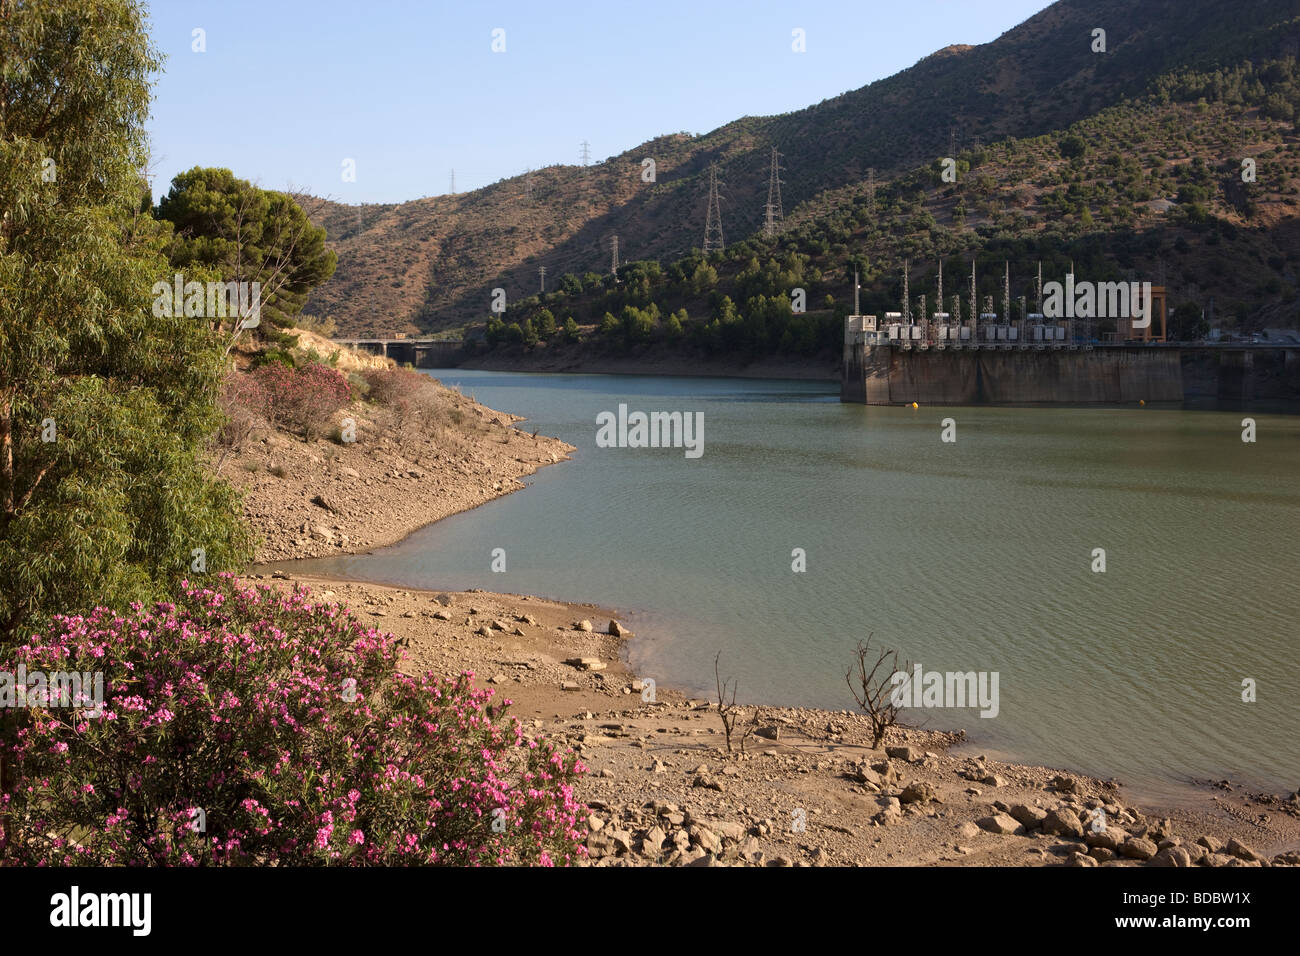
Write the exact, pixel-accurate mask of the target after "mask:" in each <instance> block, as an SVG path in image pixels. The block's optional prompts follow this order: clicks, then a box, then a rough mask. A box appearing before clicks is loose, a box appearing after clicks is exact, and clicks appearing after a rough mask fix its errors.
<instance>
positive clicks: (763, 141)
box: [299, 0, 1300, 353]
mask: <svg viewBox="0 0 1300 956" xmlns="http://www.w3.org/2000/svg"><path fill="white" fill-rule="evenodd" d="M1099 24H1104V26H1105V29H1106V40H1107V48H1106V51H1105V52H1104V53H1099V52H1094V51H1093V50H1092V48H1091V44H1092V31H1093V29H1094V28H1096V27H1097V26H1098V25H1099ZM1298 43H1300V19H1297V17H1296V11H1295V8H1294V4H1292V3H1290V2H1287V0H1249V2H1247V3H1245V4H1244V5H1243V4H1239V5H1238V8H1237V11H1236V14H1235V15H1234V16H1233V17H1231V18H1228V19H1225V18H1224V16H1223V15H1222V4H1220V3H1218V2H1217V0H1149V2H1145V3H1141V4H1134V3H1128V2H1124V0H1104V2H1097V0H1060V2H1057V3H1054V4H1052V5H1051V6H1049V7H1047V8H1046V9H1044V10H1042V11H1041V12H1039V13H1038V14H1036V15H1034V16H1033V17H1031V18H1029V19H1028V20H1026V21H1025V22H1024V23H1022V24H1020V25H1018V26H1016V27H1015V28H1013V29H1011V30H1009V31H1007V32H1006V33H1005V34H1003V35H1002V36H1000V37H998V38H997V39H996V40H994V41H992V42H990V43H986V44H982V45H978V46H954V47H948V48H945V49H943V50H940V51H938V52H936V53H934V54H933V55H931V56H929V57H926V58H924V59H923V60H921V61H920V62H918V63H917V64H916V65H914V66H912V67H910V68H909V69H906V70H903V71H901V72H900V73H898V74H896V75H894V76H891V77H887V78H885V79H882V80H879V81H877V82H875V83H872V84H870V85H868V86H864V87H862V88H861V89H857V90H853V91H850V92H847V93H844V94H842V95H840V96H836V97H833V98H831V99H828V100H825V101H823V102H821V103H818V104H815V105H812V106H809V107H807V108H806V109H801V110H797V111H794V112H791V113H786V114H782V115H779V116H764V117H753V116H750V117H743V118H740V119H737V120H736V121H734V122H732V123H728V124H727V125H725V126H722V127H720V128H718V129H716V130H713V131H711V132H708V133H705V134H702V135H692V134H689V133H672V134H669V135H664V136H659V137H656V138H653V139H650V140H648V141H647V142H645V143H643V144H641V145H640V146H637V147H636V148H634V149H631V150H627V151H626V152H623V153H620V154H619V155H616V156H611V157H610V158H609V159H608V160H606V161H605V162H602V163H598V164H594V165H592V166H589V167H584V166H572V165H557V166H551V167H547V168H545V169H540V170H533V171H529V172H527V173H525V174H522V175H519V176H515V177H511V178H509V179H506V180H503V181H501V182H498V183H494V184H492V185H490V186H487V187H484V188H482V189H479V190H475V191H473V192H469V193H464V194H459V195H450V196H435V197H426V198H422V199H418V200H412V201H410V202H406V203H400V204H395V205H384V206H361V207H353V206H343V205H339V204H336V203H330V202H326V201H324V200H317V199H314V198H312V197H299V200H300V201H301V202H303V203H304V205H305V206H306V207H307V208H308V211H309V213H310V215H311V216H312V219H313V221H314V222H315V223H317V224H319V225H322V226H324V228H325V229H326V231H327V233H328V236H329V243H330V246H331V248H333V249H334V250H335V251H336V252H337V254H338V269H337V272H336V274H335V276H334V278H333V279H331V280H330V281H329V282H326V283H324V284H322V285H321V286H319V288H318V289H317V290H316V292H315V293H314V294H313V296H312V299H311V303H310V306H309V308H310V310H311V311H314V312H319V313H321V314H328V315H330V316H332V317H333V318H334V320H335V321H336V322H337V323H338V327H339V328H340V329H341V330H343V331H344V332H345V333H347V334H360V333H371V334H374V333H392V332H407V333H416V332H425V333H427V332H431V331H439V330H448V329H456V330H459V329H462V328H464V327H466V325H467V323H468V324H470V326H471V331H472V332H473V333H474V334H475V335H476V336H477V335H478V334H480V333H481V332H482V330H483V326H484V325H485V324H486V322H487V321H488V320H489V319H490V318H496V319H498V320H501V321H503V322H504V323H505V325H506V326H507V327H508V326H509V325H510V324H511V323H512V322H518V324H519V325H520V334H519V338H518V339H516V340H513V341H514V342H515V344H522V345H524V346H528V345H529V344H530V341H529V340H531V338H532V334H531V333H530V332H529V330H528V328H527V326H526V325H525V321H526V320H527V319H529V318H532V319H533V333H535V334H536V335H537V337H538V339H549V336H548V334H547V332H546V331H545V329H544V328H543V327H542V326H541V325H540V322H542V321H544V316H541V315H540V314H539V313H540V307H544V308H547V309H549V310H550V312H551V313H552V315H553V318H554V321H555V324H556V327H557V328H558V329H564V328H565V326H566V324H567V319H568V318H569V317H572V318H573V319H574V321H575V323H576V324H577V325H578V326H579V327H580V328H584V329H585V331H586V332H592V331H596V332H598V333H599V332H600V331H601V329H602V327H605V330H606V331H608V326H609V325H611V324H614V323H619V324H621V325H622V326H623V327H624V329H625V330H626V331H625V332H623V333H620V337H622V338H623V339H625V340H627V339H630V340H631V344H630V345H628V347H629V348H633V347H639V346H640V345H641V344H642V343H641V342H640V339H641V338H642V337H643V335H644V331H645V326H646V325H647V323H649V324H650V325H653V326H654V327H656V328H657V329H658V330H659V331H660V332H661V333H662V337H663V338H664V339H665V340H666V341H668V342H671V341H672V339H673V337H674V336H675V335H676V330H675V325H676V324H681V325H682V327H683V329H685V331H686V333H687V335H686V337H687V339H688V341H689V342H690V343H691V345H692V346H694V347H696V348H698V349H699V350H707V349H708V348H710V347H716V348H723V349H732V348H735V347H736V344H737V339H739V340H740V345H741V346H742V347H744V348H746V349H756V350H759V351H764V350H770V351H773V352H775V351H786V350H789V349H794V350H795V352H796V353H799V352H801V351H806V350H808V349H819V348H822V347H832V348H833V347H834V342H833V341H832V339H833V338H834V335H833V334H832V330H834V328H835V326H836V322H834V321H833V316H834V314H835V313H836V312H837V310H838V312H839V313H840V314H843V313H844V312H845V311H846V310H847V309H848V308H850V307H851V304H852V292H853V289H852V269H853V265H854V261H853V260H855V259H867V260H869V261H870V263H871V264H872V265H873V266H874V268H873V269H870V270H866V272H867V277H866V280H865V282H864V285H865V286H866V287H867V290H868V292H870V293H874V294H875V295H876V297H877V298H876V299H874V300H872V301H873V306H872V308H873V309H877V308H878V306H877V305H876V304H874V303H875V302H876V301H877V300H879V302H881V303H888V305H889V308H891V309H896V308H898V305H897V298H898V292H899V289H898V284H899V280H898V276H897V272H898V270H899V266H900V265H901V260H902V259H903V258H904V257H911V258H912V259H914V260H925V261H926V262H927V263H928V265H927V267H928V268H933V259H934V258H936V257H937V256H939V255H946V256H952V257H953V258H954V259H957V260H964V261H965V265H966V269H967V271H969V259H970V257H972V256H974V257H976V258H977V259H979V260H981V262H980V265H981V267H982V270H983V272H984V273H985V274H986V275H987V277H988V279H987V282H986V284H984V285H981V290H980V295H981V296H983V295H984V294H993V293H994V291H995V290H994V288H993V286H994V280H993V278H992V275H991V272H992V269H993V268H994V266H995V264H996V267H997V268H998V269H999V270H1000V267H1001V260H1002V259H1003V258H1005V257H1010V258H1012V259H1016V260H1018V261H1017V263H1016V264H1015V265H1013V275H1014V280H1015V281H1017V283H1018V287H1017V288H1016V290H1015V291H1013V296H1018V295H1020V294H1023V293H1024V284H1025V283H1026V282H1027V280H1028V270H1029V269H1031V268H1033V267H1034V266H1035V263H1036V261H1037V259H1038V258H1040V257H1042V258H1045V259H1048V260H1049V262H1046V263H1045V265H1044V268H1045V270H1046V269H1047V268H1048V267H1049V265H1050V266H1051V268H1052V269H1053V270H1054V273H1053V274H1055V275H1057V276H1058V277H1059V275H1060V273H1061V272H1063V271H1064V269H1065V268H1067V267H1068V265H1069V261H1070V259H1071V258H1074V259H1075V260H1076V262H1077V263H1079V265H1080V274H1082V273H1083V266H1084V265H1086V266H1087V267H1088V269H1089V270H1091V271H1090V272H1089V274H1090V275H1091V276H1092V277H1093V279H1094V280H1095V281H1104V280H1105V279H1106V278H1108V274H1109V273H1113V272H1120V273H1123V272H1125V271H1129V270H1132V271H1134V272H1141V273H1142V274H1143V276H1144V277H1146V276H1151V277H1155V276H1158V274H1159V271H1160V269H1161V268H1162V267H1163V269H1164V272H1165V275H1166V277H1167V278H1168V280H1169V283H1168V284H1169V285H1170V288H1171V296H1172V298H1173V300H1175V301H1176V302H1177V303H1179V304H1183V305H1185V306H1188V307H1189V308H1190V306H1192V305H1194V306H1196V318H1199V314H1200V310H1201V309H1202V308H1204V309H1206V310H1207V312H1208V309H1209V303H1210V299H1211V298H1213V299H1214V300H1215V317H1216V318H1219V317H1223V318H1224V319H1225V321H1226V323H1227V326H1226V327H1227V328H1234V329H1235V328H1244V329H1249V328H1252V327H1253V328H1263V327H1270V326H1276V325H1278V324H1280V323H1285V324H1288V325H1292V326H1294V325H1295V324H1296V314H1295V309H1294V307H1293V302H1294V295H1295V290H1296V288H1297V275H1296V262H1295V259H1294V257H1293V251H1294V249H1295V248H1296V245H1297V243H1296V238H1297V237H1296V222H1297V219H1296V215H1297V205H1296V203H1295V196H1296V195H1297V192H1296V191H1297V189H1298V188H1300V176H1298V174H1297V170H1298V169H1300V165H1298V164H1297V162H1296V158H1297V157H1296V142H1297V136H1296V126H1295V121H1296V114H1297V110H1300V86H1298V85H1297V82H1296V67H1295V56H1296V52H1297V50H1298V49H1300V46H1297V44H1298ZM773 147H775V148H776V149H778V150H779V151H780V154H781V167H782V175H781V178H782V180H783V185H782V196H783V199H784V212H785V219H784V223H783V224H782V227H781V230H780V232H779V235H778V236H777V237H775V238H774V239H768V238H764V234H763V233H764V230H763V218H764V203H765V201H766V198H767V188H768V174H769V168H770V161H771V150H772V148H773ZM647 158H650V159H653V160H654V161H655V168H656V178H655V180H654V181H653V182H649V183H647V182H643V181H642V180H641V175H640V174H641V170H642V163H643V161H644V160H645V159H647ZM944 158H952V159H953V160H954V161H955V162H956V164H957V166H958V168H959V175H958V178H957V181H956V182H953V183H948V182H942V181H941V180H940V179H939V172H940V164H941V161H942V160H943V159H944ZM1245 158H1251V159H1253V160H1255V162H1256V164H1257V169H1256V172H1255V179H1254V181H1253V182H1251V183H1245V182H1243V181H1242V178H1241V171H1242V169H1241V164H1242V160H1243V159H1245ZM713 164H716V165H717V167H718V171H719V175H720V178H721V180H722V181H723V183H724V184H725V189H724V202H723V206H722V220H723V226H724V231H725V236H726V238H727V240H728V242H729V243H730V245H728V247H727V249H726V251H725V252H724V253H722V254H721V255H716V254H715V255H711V256H709V257H705V256H704V255H703V254H702V252H700V245H701V241H702V239H703V235H704V219H705V208H706V202H707V196H708V180H709V169H710V166H711V165H713ZM873 183H874V193H875V202H874V203H873V202H872V201H871V192H872V184H873ZM615 234H617V235H618V236H619V248H620V250H621V252H622V258H623V259H624V260H625V261H626V264H625V265H624V267H623V268H622V269H620V273H619V276H618V277H617V283H616V281H615V277H613V276H610V275H609V271H610V237H611V236H612V235H615ZM1111 247H1116V249H1115V254H1113V255H1110V254H1108V252H1109V250H1110V248H1111ZM791 255H794V256H798V257H807V259H808V264H809V267H810V268H809V270H808V271H809V272H810V273H811V272H812V271H813V270H814V269H815V270H816V271H817V273H819V275H817V276H811V277H810V276H803V277H802V278H803V279H804V280H805V281H806V282H808V283H810V285H807V286H805V288H806V289H807V291H808V302H807V305H806V309H807V311H806V312H805V313H804V317H803V318H801V319H789V313H788V312H787V313H786V316H785V318H784V319H782V318H778V317H776V315H775V313H772V314H770V315H769V314H767V313H765V311H764V309H765V307H764V305H763V304H762V303H756V304H755V305H754V306H753V307H752V308H751V307H749V306H748V305H747V303H748V299H749V298H750V297H751V296H756V295H759V294H761V295H764V296H766V297H767V298H768V300H769V302H770V300H771V299H772V298H773V297H777V296H780V295H782V294H784V293H787V292H789V291H790V288H791V286H790V284H789V283H788V282H783V281H780V279H781V275H782V274H786V275H790V274H796V273H797V272H798V270H796V269H793V268H791V267H790V266H789V265H787V263H786V259H787V257H788V256H791ZM1234 257H1235V258H1236V259H1242V260H1244V261H1246V262H1247V263H1249V264H1250V265H1249V267H1248V269H1247V270H1246V271H1245V272H1244V273H1242V274H1238V273H1237V272H1236V271H1235V270H1228V269H1226V268H1224V267H1223V266H1222V263H1223V262H1225V261H1231V260H1233V259H1234ZM706 258H707V261H705V260H706ZM751 258H752V259H756V260H757V266H756V267H755V266H753V265H751V263H750V260H751ZM771 260H775V263H776V264H775V266H773V265H772V264H771V262H770V261H771ZM1216 261H1217V262H1218V263H1219V265H1218V266H1217V269H1216V270H1214V271H1211V270H1208V269H1207V268H1206V265H1207V264H1209V263H1210V262H1216ZM646 263H654V264H657V267H658V269H659V272H660V274H661V275H662V276H663V277H664V279H665V280H666V281H665V282H664V283H662V284H661V283H659V282H658V281H657V278H656V276H655V275H653V274H650V275H648V276H647V275H646V273H647V271H648V270H650V269H651V268H652V267H651V266H649V265H646ZM858 265H861V263H860V262H859V263H858ZM951 265H952V267H953V268H954V269H956V268H957V267H958V266H959V262H957V261H954V262H953V263H951ZM541 266H545V267H546V268H547V274H548V288H549V289H550V290H551V291H550V292H549V293H548V295H547V296H546V297H543V299H542V301H540V302H538V301H535V300H534V293H535V292H536V290H537V270H538V268H539V267H541ZM678 266H680V267H681V268H680V269H679V268H677V267H678ZM1017 266H1018V267H1019V268H1018V269H1017V268H1016V267H1017ZM709 269H712V270H714V271H716V272H717V276H718V278H717V281H716V282H713V281H710V276H709V273H708V270H709ZM745 271H748V272H751V273H753V272H758V271H761V272H763V273H764V274H765V276H764V278H765V280H766V281H763V282H761V283H758V284H754V283H750V284H749V287H747V288H738V286H739V285H744V283H737V282H736V281H734V280H736V279H737V277H738V275H739V274H740V273H741V272H745ZM859 271H860V273H861V272H862V271H863V270H861V269H860V270H859ZM697 273H699V274H697ZM561 277H562V278H561ZM643 278H647V279H648V280H649V282H650V284H651V285H652V286H654V288H653V289H652V290H650V291H649V292H647V291H645V290H644V289H643V288H641V285H642V283H641V280H642V279H643ZM557 280H558V281H557ZM925 281H927V282H928V278H927V279H925ZM931 285H932V284H931ZM670 286H671V287H670ZM494 288H501V289H504V290H505V291H506V295H507V300H508V303H509V305H510V312H509V313H508V314H507V315H506V316H493V315H491V314H490V313H489V308H490V304H491V301H492V290H493V289H494ZM996 293H997V294H998V295H999V296H1000V285H999V287H998V288H997V290H996ZM827 296H831V297H832V299H833V304H830V305H828V304H827V302H826V297H827ZM724 297H729V298H730V299H731V301H732V306H733V308H734V309H735V310H736V312H738V313H739V314H740V315H741V318H742V320H743V321H744V322H747V323H749V325H750V328H749V329H748V330H746V331H745V333H744V334H743V335H736V334H733V333H727V332H726V331H725V328H720V329H719V330H718V331H717V333H716V334H715V333H714V332H709V331H708V328H707V327H708V326H709V325H711V324H712V323H713V322H714V321H715V320H716V321H717V322H718V323H719V326H720V327H725V326H726V325H727V323H728V322H729V321H731V319H730V313H729V311H728V310H727V308H726V306H725V304H724V303H723V301H722V300H723V298H724ZM652 303H653V304H654V305H655V306H657V310H655V312H654V313H653V314H651V315H650V316H649V317H648V318H647V317H645V316H643V315H631V314H629V315H624V314H623V309H624V307H625V306H631V307H633V308H636V309H640V310H643V311H645V310H649V306H650V305H651V304H652ZM999 308H1000V304H999ZM681 309H685V310H686V313H687V316H688V318H689V321H688V322H683V321H682V319H681V316H680V310H681ZM1188 311H1189V309H1184V310H1183V315H1186V314H1187V313H1188ZM607 312H608V313H609V314H610V315H611V316H612V317H613V318H612V320H606V318H605V313H607ZM751 312H752V313H755V314H754V315H751V314H750V313H751ZM672 315H676V316H677V321H676V323H674V322H673V321H671V320H670V316H672ZM774 321H775V322H776V327H775V328H773V322H774ZM691 323H696V324H698V325H699V326H701V327H702V328H701V329H700V330H699V331H698V332H693V330H692V328H691ZM759 327H764V331H762V332H761V333H760V331H759ZM787 330H788V331H789V332H790V335H789V337H788V338H787V337H786V332H787ZM505 334H506V335H508V336H514V335H515V333H513V332H512V331H510V330H509V329H508V328H507V330H506V332H505ZM572 334H573V333H572V332H571V333H570V334H569V336H568V337H569V338H571V337H572ZM695 336H699V337H698V338H696V337H695ZM783 341H784V342H785V344H784V345H783V344H782V342H783ZM625 344H626V342H625ZM608 345H609V343H608V342H605V343H604V344H603V345H602V348H604V347H606V346H608ZM663 350H665V351H674V352H680V351H681V348H679V347H677V346H668V345H665V346H664V347H663Z"/></svg>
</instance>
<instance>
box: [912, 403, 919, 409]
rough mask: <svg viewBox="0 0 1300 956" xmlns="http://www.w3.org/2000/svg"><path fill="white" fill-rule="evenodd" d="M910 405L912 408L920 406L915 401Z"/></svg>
mask: <svg viewBox="0 0 1300 956" xmlns="http://www.w3.org/2000/svg"><path fill="white" fill-rule="evenodd" d="M912 407H913V408H920V407H921V406H920V405H918V404H916V402H913V403H912Z"/></svg>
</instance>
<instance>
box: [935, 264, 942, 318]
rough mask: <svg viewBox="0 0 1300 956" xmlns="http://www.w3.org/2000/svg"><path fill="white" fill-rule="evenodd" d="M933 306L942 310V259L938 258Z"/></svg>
mask: <svg viewBox="0 0 1300 956" xmlns="http://www.w3.org/2000/svg"><path fill="white" fill-rule="evenodd" d="M934 307H935V309H936V310H937V311H939V312H942V311H943V260H942V259H940V260H939V288H938V289H937V290H936V292H935V296H934Z"/></svg>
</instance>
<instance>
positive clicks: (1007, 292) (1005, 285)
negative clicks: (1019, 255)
mask: <svg viewBox="0 0 1300 956" xmlns="http://www.w3.org/2000/svg"><path fill="white" fill-rule="evenodd" d="M1002 265H1003V268H1005V270H1006V271H1005V272H1004V273H1003V276H1002V324H1003V325H1009V324H1010V323H1011V263H1010V262H1007V261H1005V260H1004V261H1003V263H1002Z"/></svg>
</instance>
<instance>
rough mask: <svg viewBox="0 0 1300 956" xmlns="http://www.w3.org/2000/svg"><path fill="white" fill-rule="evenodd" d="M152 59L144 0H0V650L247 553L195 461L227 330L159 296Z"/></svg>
mask: <svg viewBox="0 0 1300 956" xmlns="http://www.w3.org/2000/svg"><path fill="white" fill-rule="evenodd" d="M159 68H160V61H159V57H158V54H157V52H156V50H155V49H154V48H153V47H152V45H151V44H150V42H149V39H148V35H147V32H146V27H145V15H144V12H143V10H142V7H141V4H140V3H138V2H137V0H57V2H22V0H0V652H3V651H4V649H5V646H6V645H11V644H12V643H13V642H14V641H15V640H16V639H18V638H25V637H27V636H28V635H29V634H30V633H31V632H32V630H33V629H35V628H37V627H39V626H40V625H41V623H42V622H43V621H45V620H48V618H49V617H50V616H51V615H52V614H54V613H57V612H76V611H81V610H86V609H89V608H91V607H93V606H95V605H106V606H110V607H114V606H118V607H120V606H123V605H124V604H125V603H127V602H129V601H132V600H141V601H147V600H150V599H153V598H157V597H160V596H161V595H162V594H164V593H165V592H166V590H167V589H168V588H169V587H170V586H171V585H172V584H174V582H175V579H177V578H179V577H181V576H182V575H186V574H189V575H195V574H197V573H200V572H205V573H212V572H214V571H217V570H221V569H223V568H238V567H241V566H242V565H244V564H245V563H246V562H247V561H248V559H249V557H250V556H251V547H250V540H249V536H248V533H247V531H246V530H245V528H244V526H243V524H242V521H241V520H240V516H239V508H238V499H237V496H236V495H235V494H234V492H233V491H232V490H231V489H230V488H229V487H228V486H227V485H225V484H224V483H223V482H220V481H219V480H217V479H216V478H215V477H213V476H212V474H211V473H210V471H209V470H208V469H207V468H206V467H205V464H204V447H205V444H206V442H207V441H208V439H209V437H210V435H211V434H212V432H213V431H214V429H215V428H216V426H217V425H218V424H219V420H220V416H219V412H218V408H217V404H216V394H217V388H218V385H219V383H220V381H221V379H222V377H223V375H224V374H225V371H226V360H225V358H224V357H223V354H222V349H221V347H220V343H219V342H218V340H217V338H216V337H215V336H214V334H213V332H212V330H211V329H210V328H209V327H208V325H207V324H206V323H203V322H198V321H195V320H194V319H193V318H189V319H187V318H185V317H184V316H183V315H176V316H168V317H158V316H155V315H154V314H153V311H154V310H153V309H152V308H151V305H152V301H153V300H152V297H151V289H152V288H153V286H154V285H155V283H157V282H158V281H160V280H167V279H169V275H168V274H169V272H170V271H171V269H170V265H169V263H168V261H167V258H166V255H165V250H166V249H167V247H168V243H169V242H170V239H171V234H170V227H169V226H168V225H166V224H164V223H160V222H158V221H157V220H155V219H154V218H153V217H152V216H151V215H150V214H149V196H148V188H147V186H146V185H145V178H144V170H145V169H146V165H147V160H148V150H147V146H148V144H147V141H146V137H145V133H144V122H145V119H146V117H147V114H148V109H149V101H150V89H149V79H150V75H151V74H152V73H154V72H155V71H157V70H158V69H159Z"/></svg>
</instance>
